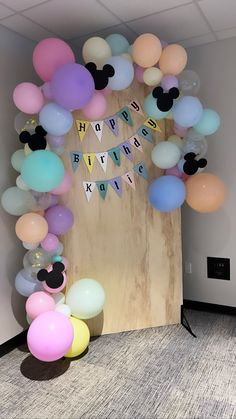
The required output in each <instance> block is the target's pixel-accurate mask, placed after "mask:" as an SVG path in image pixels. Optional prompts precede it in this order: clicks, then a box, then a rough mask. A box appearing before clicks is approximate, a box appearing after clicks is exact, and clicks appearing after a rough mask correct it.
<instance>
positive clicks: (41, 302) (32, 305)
mask: <svg viewBox="0 0 236 419" xmlns="http://www.w3.org/2000/svg"><path fill="white" fill-rule="evenodd" d="M54 308H55V301H54V300H53V298H52V297H51V295H49V294H47V293H46V292H44V291H37V292H34V293H33V294H31V295H30V296H29V297H28V298H27V300H26V304H25V309H26V313H27V314H28V316H29V317H30V318H31V319H36V317H38V316H39V315H40V314H41V313H45V312H46V311H50V310H54Z"/></svg>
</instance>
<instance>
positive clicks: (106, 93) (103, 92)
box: [100, 87, 112, 97]
mask: <svg viewBox="0 0 236 419" xmlns="http://www.w3.org/2000/svg"><path fill="white" fill-rule="evenodd" d="M100 92H101V93H102V94H103V96H105V97H107V96H110V95H111V94H112V89H110V87H105V89H102V90H100Z"/></svg>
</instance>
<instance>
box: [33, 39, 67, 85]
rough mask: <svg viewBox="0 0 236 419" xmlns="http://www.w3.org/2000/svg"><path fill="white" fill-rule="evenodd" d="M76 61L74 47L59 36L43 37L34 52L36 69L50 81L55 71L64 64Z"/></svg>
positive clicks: (43, 77) (43, 78)
mask: <svg viewBox="0 0 236 419" xmlns="http://www.w3.org/2000/svg"><path fill="white" fill-rule="evenodd" d="M74 62H75V56H74V53H73V51H72V49H71V48H70V47H69V45H68V44H67V43H66V42H65V41H62V40H61V39H58V38H46V39H43V40H42V41H40V42H39V43H38V44H37V45H36V47H35V49H34V52H33V65H34V69H35V71H36V73H37V74H38V75H39V77H40V78H41V79H42V80H44V81H50V80H51V78H52V76H53V74H54V73H55V71H56V70H57V69H58V68H60V67H61V66H62V65H63V64H68V63H74Z"/></svg>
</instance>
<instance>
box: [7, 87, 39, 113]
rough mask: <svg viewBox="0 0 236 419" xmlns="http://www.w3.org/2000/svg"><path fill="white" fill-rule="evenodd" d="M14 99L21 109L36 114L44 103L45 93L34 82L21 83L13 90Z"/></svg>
mask: <svg viewBox="0 0 236 419" xmlns="http://www.w3.org/2000/svg"><path fill="white" fill-rule="evenodd" d="M13 101H14V103H15V105H16V107H17V108H18V109H20V111H22V112H24V113H27V114H35V113H38V112H39V111H40V109H41V108H42V107H43V104H44V98H43V94H42V92H41V90H40V88H39V87H38V86H36V85H35V84H33V83H20V84H18V85H17V86H16V88H15V89H14V92H13Z"/></svg>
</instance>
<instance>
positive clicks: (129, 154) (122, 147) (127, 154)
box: [120, 141, 133, 160]
mask: <svg viewBox="0 0 236 419" xmlns="http://www.w3.org/2000/svg"><path fill="white" fill-rule="evenodd" d="M120 150H121V151H122V153H123V154H124V155H125V157H127V159H129V160H132V159H133V156H132V151H131V146H130V143H129V141H125V142H124V143H122V144H120Z"/></svg>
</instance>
